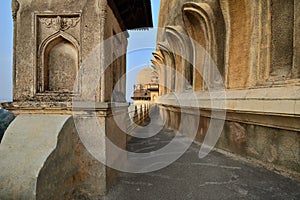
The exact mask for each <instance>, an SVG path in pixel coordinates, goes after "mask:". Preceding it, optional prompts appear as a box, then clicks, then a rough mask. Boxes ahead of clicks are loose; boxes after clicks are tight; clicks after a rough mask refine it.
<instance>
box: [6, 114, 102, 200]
mask: <svg viewBox="0 0 300 200" xmlns="http://www.w3.org/2000/svg"><path fill="white" fill-rule="evenodd" d="M0 149H1V151H0V166H1V174H0V179H1V181H0V196H1V199H73V198H75V199H76V195H81V196H85V197H88V198H91V199H93V198H96V197H97V196H98V195H102V194H104V193H105V191H106V167H105V166H104V165H103V164H101V163H100V162H99V161H97V160H95V158H93V156H91V154H90V153H89V152H88V151H87V149H86V148H85V147H84V145H83V144H82V142H81V141H80V138H79V136H78V133H77V130H76V128H75V126H74V122H73V118H72V117H71V116H63V115H19V116H18V117H17V118H16V119H15V121H14V122H13V123H12V124H11V125H10V127H9V129H8V130H7V131H6V134H5V137H4V138H3V142H2V144H1V146H0Z"/></svg>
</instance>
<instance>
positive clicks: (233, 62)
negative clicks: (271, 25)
mask: <svg viewBox="0 0 300 200" xmlns="http://www.w3.org/2000/svg"><path fill="white" fill-rule="evenodd" d="M220 4H221V7H222V10H223V16H224V18H225V23H226V30H227V39H226V43H227V46H228V47H227V52H226V55H227V56H226V57H227V58H226V59H227V62H228V69H227V74H226V76H227V77H226V79H227V80H226V85H227V87H228V88H230V89H231V88H246V87H248V86H250V85H251V82H252V80H251V79H252V77H253V76H257V74H254V73H255V71H256V69H254V68H253V67H254V65H256V64H255V58H256V57H257V52H256V49H253V47H254V45H257V44H253V47H252V42H256V41H255V40H254V39H255V37H253V36H255V35H254V32H253V31H254V29H253V26H254V23H255V21H254V20H256V15H257V11H255V10H254V9H255V8H256V7H257V6H256V4H257V2H256V1H252V0H241V1H236V0H220ZM255 13H256V14H255ZM262 26H265V24H263V25H262ZM258 28H259V27H258V26H257V29H258ZM266 46H267V45H264V47H266ZM259 49H261V48H260V47H259ZM265 57H266V56H265ZM252 61H253V63H252ZM252 73H253V74H252Z"/></svg>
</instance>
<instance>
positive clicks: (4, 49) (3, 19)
mask: <svg viewBox="0 0 300 200" xmlns="http://www.w3.org/2000/svg"><path fill="white" fill-rule="evenodd" d="M151 3H152V14H153V22H154V27H157V22H158V12H159V7H160V0H151ZM0 27H1V29H0V102H1V101H10V100H11V99H12V48H13V47H12V46H13V22H12V17H11V0H2V1H1V6H0ZM129 34H130V37H129V41H128V42H129V45H128V56H127V72H128V74H127V77H128V78H127V80H128V81H127V99H128V100H129V99H130V96H131V95H132V92H133V91H132V87H133V84H134V83H135V77H136V75H137V74H138V72H139V71H140V70H141V69H142V68H143V67H145V66H146V65H147V64H150V59H151V58H152V54H151V53H152V51H154V50H155V41H156V29H155V28H154V29H150V30H149V31H130V32H129Z"/></svg>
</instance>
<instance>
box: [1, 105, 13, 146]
mask: <svg viewBox="0 0 300 200" xmlns="http://www.w3.org/2000/svg"><path fill="white" fill-rule="evenodd" d="M14 119H15V116H14V115H13V114H12V113H10V112H8V111H7V110H4V109H2V108H0V143H1V141H2V138H3V136H4V132H5V131H6V129H7V128H8V126H9V125H10V123H11V122H12V121H13V120H14Z"/></svg>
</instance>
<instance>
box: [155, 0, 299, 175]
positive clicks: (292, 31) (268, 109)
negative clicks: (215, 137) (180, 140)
mask: <svg viewBox="0 0 300 200" xmlns="http://www.w3.org/2000/svg"><path fill="white" fill-rule="evenodd" d="M298 4H299V3H298V2H297V1H293V0H290V1H283V0H269V1H250V0H245V1H236V0H229V1H227V0H213V1H206V0H193V1H187V0H178V1H177V0H176V1H175V0H168V1H162V2H161V10H160V18H159V26H160V28H163V31H160V32H159V33H158V36H157V50H156V52H154V53H153V55H154V59H153V60H152V63H153V65H154V67H155V69H156V70H157V71H158V74H159V78H160V84H164V86H161V88H160V96H161V97H160V98H159V99H158V104H160V107H161V110H162V111H161V112H162V116H163V118H165V119H166V121H167V123H166V126H168V127H170V128H172V129H175V130H179V131H182V132H183V133H184V134H186V135H189V136H192V135H193V133H191V132H192V128H190V127H182V126H181V127H180V122H181V119H182V120H183V118H182V116H185V117H186V118H187V119H186V120H188V121H190V123H191V125H190V126H198V125H199V130H198V131H197V135H196V140H197V141H198V142H203V140H204V138H206V137H205V136H207V135H206V131H207V129H208V127H209V124H210V122H211V119H212V118H213V119H218V117H217V116H216V115H215V114H212V111H216V112H218V111H220V112H223V113H225V114H226V118H225V126H224V129H223V131H222V135H221V136H220V139H219V141H218V143H217V144H216V147H217V148H219V149H223V150H225V151H227V152H230V153H234V154H236V155H240V156H242V157H246V158H247V159H253V160H255V161H257V162H259V163H261V164H263V165H264V166H267V167H268V168H271V169H274V170H278V171H281V172H286V173H288V174H289V175H290V176H292V177H294V178H297V179H299V177H300V175H299V169H300V160H299V158H300V153H299V145H300V144H299V133H300V127H299V125H298V124H299V123H298V122H299V117H300V110H299V105H300V96H299V94H298V93H299V91H300V87H299V83H300V79H299V78H300V77H299V73H298V72H299V70H300V68H299V66H298V64H297V63H298V62H297V60H298V59H299V57H300V55H299V52H298V48H299V39H298V36H297V35H299V34H297V32H298V31H299V26H298V24H299V23H298V20H299V16H298V14H297V13H299V9H300V7H299V5H298ZM280 5H283V6H280ZM166 66H169V67H171V68H172V69H174V70H175V71H177V75H176V77H175V80H176V81H175V83H172V82H170V80H172V77H173V76H174V75H173V74H172V73H170V71H168V68H166ZM214 66H215V68H213V67H214ZM215 69H217V70H218V73H215V72H216V71H215ZM216 74H220V76H219V77H218V76H216ZM184 79H185V80H184ZM173 85H175V86H176V87H175V88H174V86H173ZM222 89H224V90H222ZM214 92H216V93H214ZM218 92H219V93H218ZM211 98H215V99H214V100H213V101H211ZM213 102H215V104H214V103H213ZM180 103H183V104H184V105H183V104H180ZM184 110H188V111H184ZM197 113H201V119H200V121H199V120H198V117H199V116H198V115H199V114H197ZM221 120H222V119H221Z"/></svg>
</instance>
